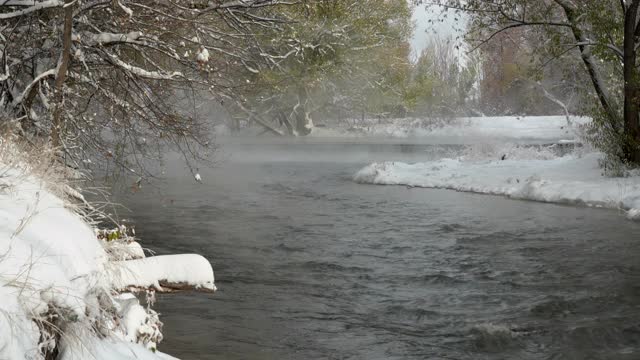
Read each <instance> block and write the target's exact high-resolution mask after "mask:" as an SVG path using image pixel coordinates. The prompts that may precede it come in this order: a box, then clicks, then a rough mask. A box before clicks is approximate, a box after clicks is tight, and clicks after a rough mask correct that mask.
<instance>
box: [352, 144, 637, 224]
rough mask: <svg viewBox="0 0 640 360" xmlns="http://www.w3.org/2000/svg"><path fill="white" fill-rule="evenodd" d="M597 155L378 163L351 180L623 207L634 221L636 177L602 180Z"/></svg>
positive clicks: (635, 215)
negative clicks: (544, 158) (542, 158)
mask: <svg viewBox="0 0 640 360" xmlns="http://www.w3.org/2000/svg"><path fill="white" fill-rule="evenodd" d="M600 156H601V155H600V154H597V153H591V154H587V155H584V156H578V155H568V156H564V157H558V158H553V159H547V160H538V159H526V160H523V159H511V160H510V159H508V158H507V159H506V160H504V161H502V160H499V159H498V160H491V161H488V160H485V161H479V160H474V161H465V160H464V158H458V159H441V160H437V161H431V162H425V163H418V164H405V163H400V162H382V163H373V164H371V165H369V166H366V167H365V168H363V169H361V170H360V171H358V173H357V174H356V175H355V176H354V180H355V181H356V182H359V183H367V184H383V185H407V186H416V187H429V188H444V189H452V190H458V191H469V192H476V193H484V194H494V195H504V196H508V197H511V198H514V199H527V200H536V201H543V202H553V203H566V204H583V205H588V206H596V207H606V208H613V209H625V210H628V211H627V215H628V217H629V218H640V176H638V175H636V176H632V177H627V178H608V177H604V176H603V175H602V171H601V169H600V167H599V166H598V159H599V157H600Z"/></svg>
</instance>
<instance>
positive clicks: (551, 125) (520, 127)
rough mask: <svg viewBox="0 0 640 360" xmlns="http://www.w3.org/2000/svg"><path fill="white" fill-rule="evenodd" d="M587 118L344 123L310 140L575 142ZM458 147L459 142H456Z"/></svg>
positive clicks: (317, 131)
mask: <svg viewBox="0 0 640 360" xmlns="http://www.w3.org/2000/svg"><path fill="white" fill-rule="evenodd" d="M588 122H589V119H588V118H584V117H571V118H570V119H569V120H567V117H565V116H523V117H520V116H494V117H472V118H456V119H420V118H416V119H412V118H405V119H383V120H380V121H378V120H376V119H367V120H364V121H361V120H353V121H348V120H345V121H343V122H340V123H339V124H337V125H335V126H332V125H327V126H326V127H316V128H314V129H313V131H312V133H311V136H313V137H362V136H367V137H372V136H373V137H383V138H426V139H429V138H444V139H449V140H454V141H455V139H464V140H465V141H467V142H468V141H473V142H474V143H479V142H483V141H486V140H487V139H508V140H511V141H526V140H535V141H540V142H556V141H560V140H569V141H571V140H575V139H576V137H577V131H576V129H577V128H578V127H579V126H580V125H584V124H586V123H588ZM456 143H458V142H456Z"/></svg>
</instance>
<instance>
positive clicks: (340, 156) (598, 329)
mask: <svg viewBox="0 0 640 360" xmlns="http://www.w3.org/2000/svg"><path fill="white" fill-rule="evenodd" d="M445 150H446V148H445V147H440V146H438V147H429V146H403V145H397V144H396V145H394V144H388V145H384V144H383V145H380V144H378V145H376V144H359V145H346V144H339V145H338V144H324V145H322V144H305V145H301V144H297V145H296V144H282V143H281V144H257V145H256V144H254V145H248V144H244V145H226V146H223V147H222V152H221V154H222V155H221V158H222V159H223V161H222V162H221V163H220V164H219V165H218V166H217V167H216V168H214V169H212V170H209V171H206V172H204V171H201V173H202V177H203V179H204V183H203V184H198V183H195V182H194V181H193V180H192V178H191V177H190V176H188V175H185V173H186V171H172V172H169V173H168V174H167V179H166V180H165V181H163V182H161V183H157V184H156V186H157V188H154V189H146V190H145V191H143V192H141V193H138V194H136V195H133V196H128V197H127V198H126V199H125V200H124V202H125V203H126V205H127V206H128V207H129V208H130V209H131V210H133V213H132V214H130V218H131V219H132V220H133V221H135V223H136V229H137V233H138V235H139V236H140V237H141V238H142V240H143V244H144V245H145V246H147V247H149V248H150V249H152V250H154V251H156V252H157V253H159V254H167V253H176V252H196V253H200V254H203V255H204V256H206V257H207V258H208V259H209V260H210V261H211V262H212V264H213V267H214V270H215V273H216V284H217V285H218V288H219V291H218V292H217V293H216V294H213V295H203V294H173V295H164V296H159V298H158V303H157V304H156V308H157V309H158V311H159V312H161V313H162V320H163V321H164V323H165V329H164V334H165V338H166V339H165V341H164V342H163V343H162V344H160V349H161V350H163V351H165V352H168V353H170V354H173V355H175V356H178V357H181V358H183V359H580V360H582V359H638V358H640V223H637V222H635V223H634V222H631V221H627V220H625V219H624V217H623V216H621V214H620V213H618V212H616V211H609V210H602V209H590V208H575V207H568V206H559V205H552V204H543V203H536V202H527V201H515V200H509V199H505V198H500V197H493V196H485V195H477V194H468V193H458V192H453V191H447V190H429V189H416V188H413V189H410V188H406V187H401V186H374V185H359V184H356V183H354V182H353V181H352V180H351V178H352V175H353V174H354V173H355V172H356V171H357V170H359V169H360V168H361V167H362V166H364V165H366V164H367V163H368V162H371V161H375V160H401V161H420V160H427V159H430V158H433V157H437V156H440V155H441V154H442V152H444V151H445ZM201 170H202V169H201Z"/></svg>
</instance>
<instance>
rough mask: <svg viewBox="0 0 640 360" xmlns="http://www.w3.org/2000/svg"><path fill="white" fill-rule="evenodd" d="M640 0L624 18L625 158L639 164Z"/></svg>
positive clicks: (630, 7)
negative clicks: (639, 53)
mask: <svg viewBox="0 0 640 360" xmlns="http://www.w3.org/2000/svg"><path fill="white" fill-rule="evenodd" d="M639 6H640V0H634V1H633V2H632V3H631V5H630V6H629V8H628V9H627V11H626V14H625V18H624V58H623V64H624V137H625V138H624V143H623V152H624V157H625V160H627V161H629V162H631V163H634V164H640V123H639V122H638V119H639V117H638V114H639V107H638V106H639V104H638V101H640V76H638V75H639V74H638V69H637V68H636V59H637V51H636V37H637V35H638V34H637V30H636V22H637V18H638V7H639Z"/></svg>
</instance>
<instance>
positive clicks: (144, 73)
mask: <svg viewBox="0 0 640 360" xmlns="http://www.w3.org/2000/svg"><path fill="white" fill-rule="evenodd" d="M111 60H112V61H113V62H114V63H115V65H117V66H119V67H120V68H122V69H124V70H126V71H128V72H130V73H131V74H133V75H137V76H140V77H144V78H147V79H153V80H174V79H175V78H176V77H182V76H183V75H182V73H181V72H179V71H174V72H172V73H171V74H163V73H160V72H158V71H148V70H145V69H143V68H140V67H137V66H133V65H131V64H127V63H126V62H124V61H122V60H120V59H118V58H117V57H115V56H111Z"/></svg>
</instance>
